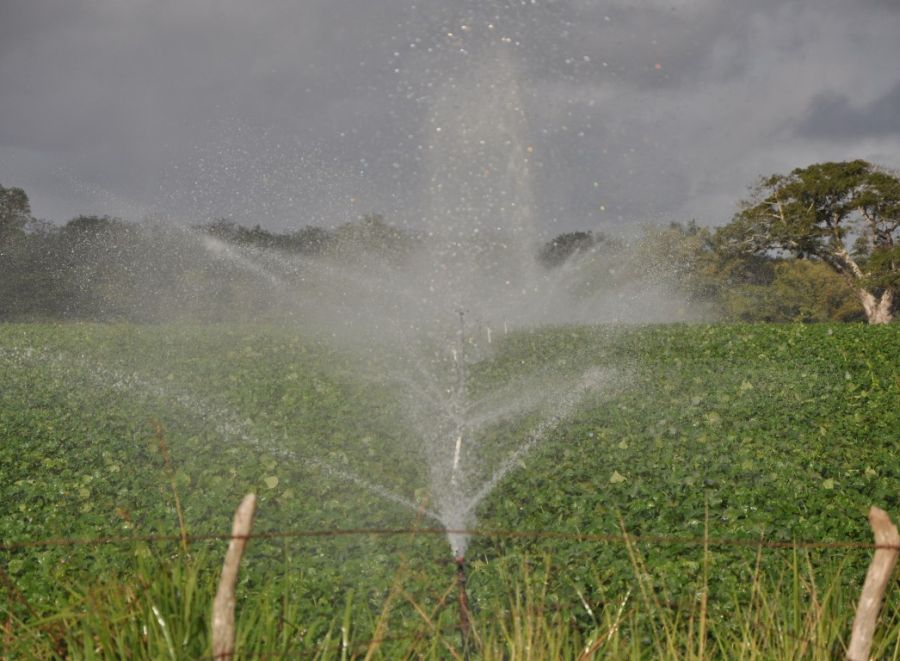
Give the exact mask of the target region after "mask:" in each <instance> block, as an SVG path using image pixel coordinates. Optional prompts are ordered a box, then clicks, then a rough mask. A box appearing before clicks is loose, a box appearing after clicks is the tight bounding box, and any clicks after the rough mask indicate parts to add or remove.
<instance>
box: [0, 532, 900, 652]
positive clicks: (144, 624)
mask: <svg viewBox="0 0 900 661" xmlns="http://www.w3.org/2000/svg"><path fill="white" fill-rule="evenodd" d="M710 553H711V552H710V550H709V549H706V550H705V551H704V552H703V555H704V558H706V559H707V564H708V560H709V556H710ZM629 554H630V558H631V563H632V567H633V575H632V578H631V582H632V587H631V588H630V589H629V590H627V591H625V592H623V593H621V594H618V595H615V596H614V597H613V598H610V599H607V600H606V601H604V602H602V603H589V602H588V601H586V600H585V601H583V602H582V603H581V605H580V607H581V608H582V609H583V611H584V613H585V614H586V615H587V617H588V619H589V625H588V626H576V625H575V622H574V619H573V613H572V612H570V611H569V610H568V607H566V606H564V605H561V604H559V603H557V602H555V601H554V600H553V599H552V594H551V590H550V588H549V585H550V582H551V581H550V579H551V577H552V576H553V575H554V574H556V573H558V572H560V571H563V572H564V571H565V570H564V568H560V567H556V566H555V565H554V564H553V562H554V561H553V558H552V557H549V556H544V557H541V558H527V559H524V560H522V561H521V562H519V563H515V564H514V563H513V562H505V563H499V566H496V567H493V568H491V569H490V571H495V572H497V573H498V578H499V579H500V580H502V581H503V582H504V583H505V584H506V585H507V586H508V591H507V593H506V594H505V595H504V596H502V597H497V598H495V599H492V600H490V601H479V602H478V605H477V607H476V608H475V609H474V611H473V612H472V624H471V632H470V634H469V636H468V638H467V639H465V640H464V639H463V638H462V637H461V634H460V632H459V628H458V625H459V620H458V610H457V608H456V602H455V590H456V585H455V583H454V582H453V581H452V580H450V581H448V582H447V583H446V585H442V586H440V590H439V592H440V594H436V595H433V596H432V597H427V596H423V595H421V594H419V595H417V594H415V590H416V589H417V588H416V587H413V585H414V584H415V583H416V582H417V579H418V578H420V577H418V576H416V570H415V569H414V568H412V567H411V566H410V564H408V563H407V562H405V561H403V562H401V563H400V564H399V565H398V568H397V571H396V574H395V576H394V580H393V583H392V585H391V588H390V590H389V591H388V593H387V594H386V595H385V596H384V597H383V598H382V600H381V602H380V603H374V602H373V603H371V604H370V607H369V609H368V610H367V612H366V613H365V614H364V615H360V614H359V612H358V611H355V610H354V609H353V608H352V604H353V603H354V601H355V600H358V599H360V598H363V596H364V595H363V593H364V586H359V589H353V590H348V591H346V592H344V593H343V594H342V595H341V596H340V598H339V599H338V600H337V602H336V606H335V607H334V608H333V609H332V610H330V611H328V612H320V613H318V616H317V618H316V619H315V621H308V620H307V619H306V617H305V616H304V613H306V612H307V609H306V608H305V606H304V604H303V603H302V600H303V597H302V596H300V594H299V593H298V592H294V591H292V590H290V589H287V588H289V586H290V584H291V583H292V580H291V578H290V577H291V576H292V569H293V567H291V566H289V565H285V566H283V567H281V569H282V570H283V572H284V573H283V574H282V575H280V576H277V577H273V578H272V579H271V580H269V581H266V582H264V583H262V584H258V585H246V586H244V588H243V589H242V591H241V592H242V594H241V595H240V598H239V602H238V620H237V634H236V648H237V654H238V658H311V659H396V658H460V659H461V658H471V657H477V658H483V659H535V660H539V659H550V658H558V659H592V658H598V659H599V658H603V659H645V658H656V659H673V660H674V659H679V660H698V661H699V660H701V659H710V658H738V659H800V658H802V659H823V660H824V659H833V658H838V657H841V656H843V653H844V650H845V647H846V643H847V637H848V632H849V628H850V622H851V619H852V615H853V612H854V609H855V601H856V598H857V594H856V593H855V592H854V591H853V590H848V589H847V587H846V581H845V580H844V578H845V577H844V576H843V571H844V567H842V566H841V565H837V566H832V567H828V568H826V569H822V568H819V569H817V568H816V564H815V562H814V561H813V559H812V558H811V556H810V555H809V554H807V553H804V552H803V551H801V550H798V549H794V550H792V551H790V552H789V553H788V554H787V556H786V557H785V559H784V564H783V566H782V568H781V571H780V572H778V573H776V574H763V573H762V572H761V571H760V570H759V568H760V562H759V559H757V562H756V563H755V568H754V570H753V580H752V584H751V586H750V587H751V598H750V600H749V601H744V600H741V599H739V598H738V595H727V594H719V595H710V594H709V585H708V584H707V583H706V582H700V583H698V584H696V585H692V586H689V587H690V588H691V590H692V591H693V594H694V598H693V599H690V600H687V601H683V602H678V603H673V602H669V601H667V599H666V595H665V593H664V591H660V590H659V586H658V584H657V583H656V582H655V580H654V576H653V575H652V574H651V573H649V572H648V571H647V567H646V563H645V559H644V558H643V556H642V554H641V553H640V551H639V550H638V549H637V548H636V547H634V546H631V547H629ZM211 560H212V558H211V557H210V556H208V555H206V554H202V555H199V556H193V555H185V554H183V553H176V554H175V555H174V556H172V557H168V556H165V555H161V554H160V555H154V556H153V557H152V558H149V559H145V560H142V561H141V562H139V563H138V564H137V566H136V567H135V568H134V571H132V572H130V573H129V574H128V576H127V577H117V578H110V579H107V580H104V581H102V582H99V583H98V584H96V585H94V586H92V587H90V588H85V587H84V586H69V589H70V591H69V602H68V604H67V606H66V607H65V608H63V609H61V610H59V611H58V612H56V613H54V614H52V615H49V616H46V617H42V618H25V619H20V618H17V617H14V616H12V615H7V619H6V622H5V626H4V635H3V646H2V650H3V656H4V658H23V657H27V658H48V659H52V658H70V659H114V658H115V659H121V658H130V659H184V658H211V653H210V646H211V643H210V639H209V634H208V632H209V626H210V605H211V603H212V599H213V595H214V592H215V578H216V577H215V572H214V571H211V570H210V567H211V563H210V561H211ZM597 587H602V586H597ZM898 596H900V595H898V594H897V590H896V589H895V590H894V592H893V593H892V594H891V595H890V596H889V599H888V602H887V604H886V606H885V608H884V611H883V615H882V617H881V621H880V625H879V627H878V629H877V631H876V639H875V643H874V646H873V658H878V659H897V658H900V598H898ZM712 599H715V600H720V601H722V602H723V605H725V606H727V607H728V610H729V613H730V615H729V616H728V617H722V616H716V617H713V616H711V615H710V609H709V608H708V600H712ZM398 615H399V616H400V617H397V616H398Z"/></svg>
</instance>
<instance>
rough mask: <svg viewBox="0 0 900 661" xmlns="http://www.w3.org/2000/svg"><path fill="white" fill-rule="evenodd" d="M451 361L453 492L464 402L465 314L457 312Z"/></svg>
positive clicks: (456, 475)
mask: <svg viewBox="0 0 900 661" xmlns="http://www.w3.org/2000/svg"><path fill="white" fill-rule="evenodd" d="M453 360H454V362H455V363H456V393H455V395H456V397H455V399H456V403H457V407H458V409H460V410H457V414H459V415H458V422H457V425H456V446H455V448H454V450H453V467H452V469H451V472H450V484H451V485H452V486H453V489H454V491H455V490H456V489H457V488H458V487H459V460H460V456H461V455H462V442H463V435H464V432H465V420H464V418H463V416H462V409H464V407H465V401H466V318H465V313H464V312H463V311H462V310H460V311H459V330H458V331H457V337H456V349H455V350H454V351H453Z"/></svg>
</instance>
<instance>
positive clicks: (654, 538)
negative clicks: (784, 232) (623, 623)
mask: <svg viewBox="0 0 900 661" xmlns="http://www.w3.org/2000/svg"><path fill="white" fill-rule="evenodd" d="M418 535H427V536H435V535H437V536H443V535H464V536H467V537H473V538H479V537H480V538H494V539H523V540H560V541H572V542H589V543H594V544H648V545H656V546H706V547H710V548H714V547H747V548H763V549H793V548H797V549H860V550H878V549H889V550H900V545H895V544H878V543H875V542H860V541H856V540H833V541H816V540H767V539H762V538H758V539H747V538H743V539H741V538H725V537H696V536H695V537H680V536H675V535H629V534H618V535H614V534H600V533H577V532H564V531H557V530H503V529H495V530H484V529H459V530H456V529H448V528H334V529H321V530H271V531H262V532H253V533H250V534H247V535H231V534H227V533H204V534H187V535H185V534H170V535H162V534H154V535H110V536H104V537H55V538H48V539H36V540H19V541H13V542H2V543H0V552H11V551H21V550H26V549H33V548H46V547H53V546H107V545H129V544H139V543H154V542H160V543H162V542H179V543H180V542H183V541H186V542H187V543H199V542H217V541H230V540H232V539H245V540H250V539H291V538H294V539H303V538H329V537H353V536H380V537H399V536H418Z"/></svg>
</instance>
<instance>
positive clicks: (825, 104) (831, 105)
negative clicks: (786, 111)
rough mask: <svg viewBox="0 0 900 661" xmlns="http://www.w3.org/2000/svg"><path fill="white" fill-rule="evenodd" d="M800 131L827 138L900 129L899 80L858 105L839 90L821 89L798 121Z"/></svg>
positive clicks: (840, 138)
mask: <svg viewBox="0 0 900 661" xmlns="http://www.w3.org/2000/svg"><path fill="white" fill-rule="evenodd" d="M798 131H799V133H800V134H801V135H804V136H809V137H813V138H825V139H829V140H846V139H853V138H858V137H861V136H879V135H883V134H892V133H893V134H896V133H900V82H898V83H897V84H896V85H894V87H893V88H892V89H890V90H889V91H888V92H887V93H885V94H884V95H883V96H880V97H878V98H877V99H875V100H873V101H870V102H869V103H866V104H863V105H860V106H857V105H854V103H853V102H852V101H851V99H850V97H849V96H848V95H846V94H843V93H840V92H822V93H821V94H817V95H816V96H815V97H814V98H813V99H812V101H811V103H810V108H809V112H808V113H807V115H806V117H804V118H803V120H802V121H801V122H800V123H799V126H798Z"/></svg>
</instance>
